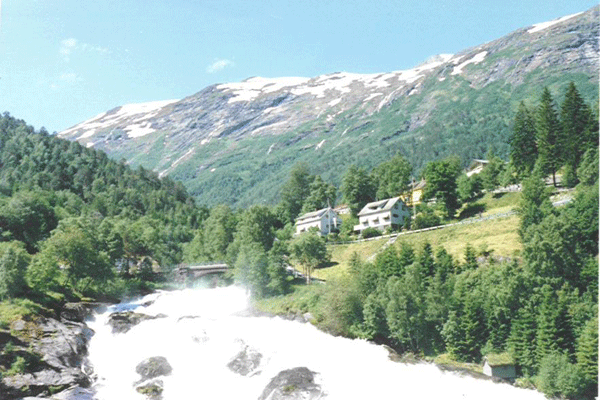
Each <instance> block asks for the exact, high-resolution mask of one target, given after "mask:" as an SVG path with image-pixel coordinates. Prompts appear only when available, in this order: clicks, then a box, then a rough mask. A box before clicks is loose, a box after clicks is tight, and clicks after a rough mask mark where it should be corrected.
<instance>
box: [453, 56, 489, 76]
mask: <svg viewBox="0 0 600 400" xmlns="http://www.w3.org/2000/svg"><path fill="white" fill-rule="evenodd" d="M487 53H488V52H487V51H482V52H481V53H477V54H476V55H475V56H474V57H473V58H471V59H469V60H467V61H463V62H462V63H461V64H460V65H457V66H456V67H454V69H453V70H452V74H451V75H458V74H461V73H462V69H463V68H464V67H466V66H467V65H469V64H479V63H480V62H482V61H483V60H484V59H485V56H486V55H487Z"/></svg>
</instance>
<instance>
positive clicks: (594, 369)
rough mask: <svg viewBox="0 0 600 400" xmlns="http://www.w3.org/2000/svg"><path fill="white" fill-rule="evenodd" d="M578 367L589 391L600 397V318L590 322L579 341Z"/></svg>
mask: <svg viewBox="0 0 600 400" xmlns="http://www.w3.org/2000/svg"><path fill="white" fill-rule="evenodd" d="M577 365H578V366H579V368H580V370H581V372H582V373H583V375H584V377H585V379H586V381H587V384H588V385H587V386H588V390H590V392H593V391H595V392H593V393H592V394H593V395H595V396H597V395H598V317H595V318H592V319H591V320H589V321H588V322H587V323H586V324H585V327H584V328H583V331H582V332H581V335H580V336H579V338H578V340H577Z"/></svg>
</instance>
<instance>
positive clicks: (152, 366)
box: [135, 356, 173, 382]
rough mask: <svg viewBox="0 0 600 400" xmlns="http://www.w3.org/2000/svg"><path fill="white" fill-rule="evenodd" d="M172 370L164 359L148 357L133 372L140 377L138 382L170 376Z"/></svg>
mask: <svg viewBox="0 0 600 400" xmlns="http://www.w3.org/2000/svg"><path fill="white" fill-rule="evenodd" d="M172 371H173V368H172V367H171V364H169V362H168V361H167V359H166V358H165V357H162V356H158V357H150V358H148V359H146V360H144V361H142V362H141V363H139V364H138V365H137V367H135V372H137V373H138V374H140V376H141V377H142V379H141V381H140V382H143V381H146V380H148V379H153V378H157V377H159V376H166V375H171V372H172Z"/></svg>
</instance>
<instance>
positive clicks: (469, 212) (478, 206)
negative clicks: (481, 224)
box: [458, 203, 485, 219]
mask: <svg viewBox="0 0 600 400" xmlns="http://www.w3.org/2000/svg"><path fill="white" fill-rule="evenodd" d="M484 211H485V204H482V203H472V204H467V206H466V207H465V209H464V210H462V211H461V212H460V214H458V219H465V218H472V217H475V216H477V214H481V213H482V212H484Z"/></svg>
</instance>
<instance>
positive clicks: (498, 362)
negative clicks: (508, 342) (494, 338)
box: [485, 353, 515, 367]
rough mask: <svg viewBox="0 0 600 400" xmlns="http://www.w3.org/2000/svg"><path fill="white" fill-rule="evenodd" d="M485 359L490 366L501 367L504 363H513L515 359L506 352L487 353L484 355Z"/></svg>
mask: <svg viewBox="0 0 600 400" xmlns="http://www.w3.org/2000/svg"><path fill="white" fill-rule="evenodd" d="M485 360H486V361H487V363H488V364H489V365H490V367H501V366H505V365H515V360H514V359H513V358H512V356H511V355H510V354H508V353H501V354H493V353H492V354H488V355H486V356H485Z"/></svg>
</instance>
